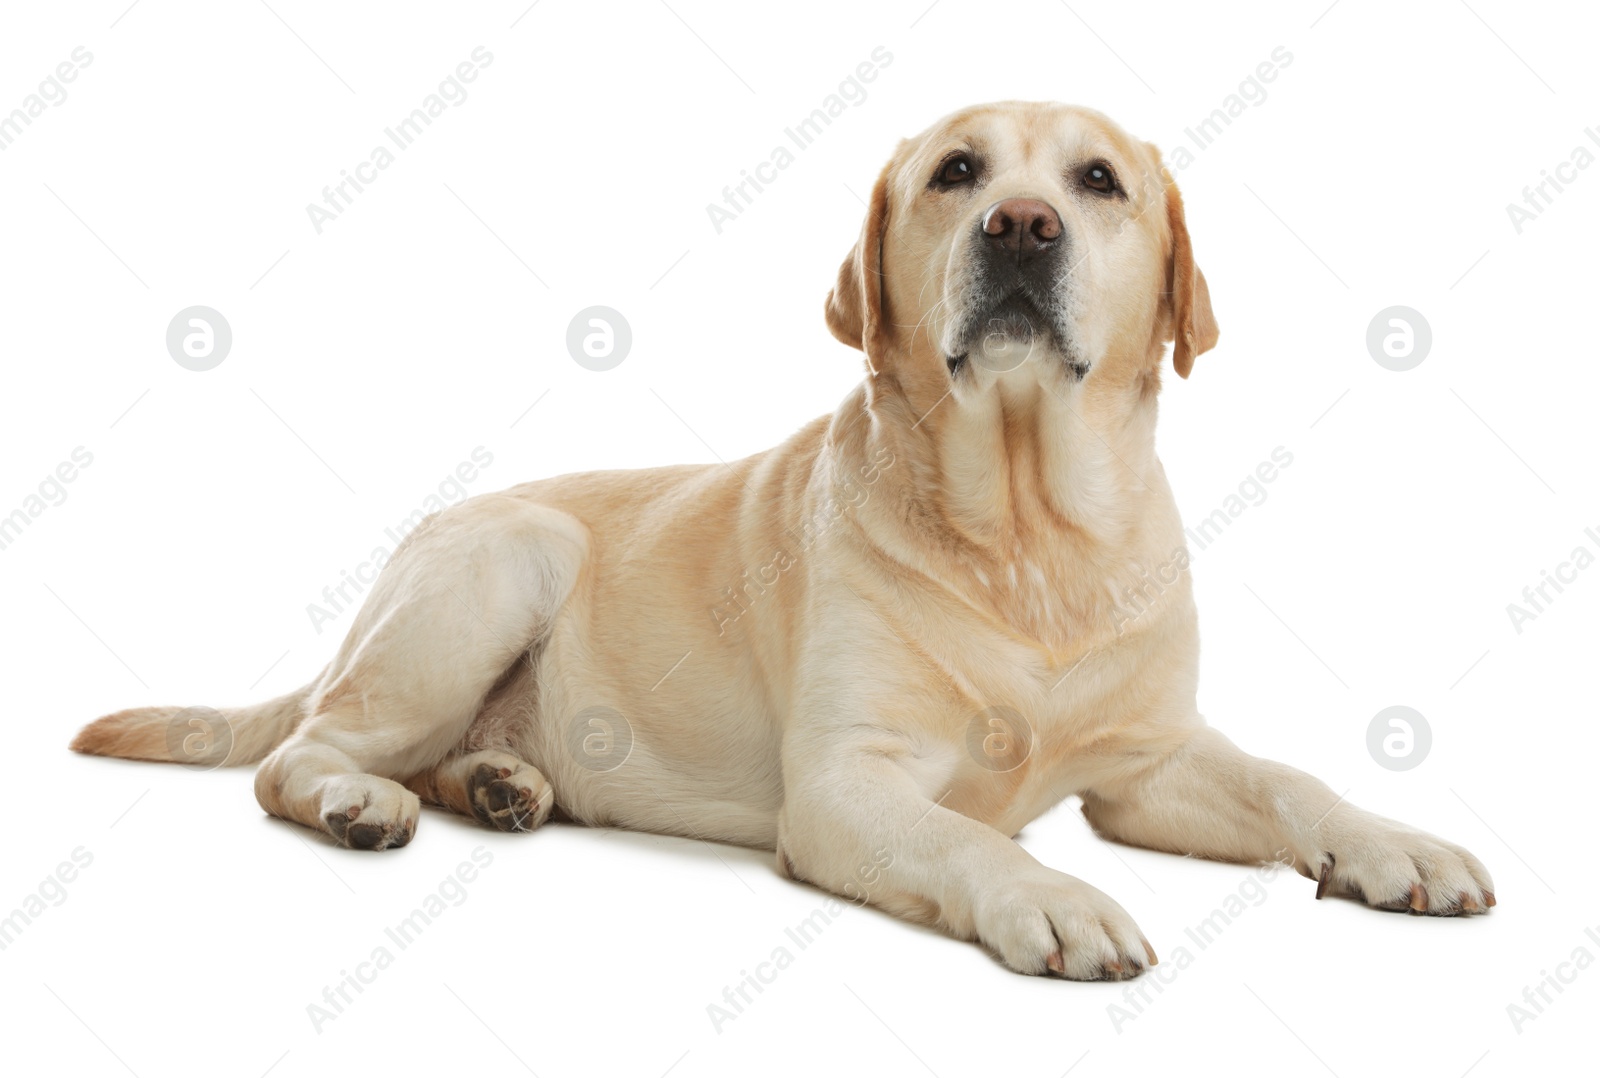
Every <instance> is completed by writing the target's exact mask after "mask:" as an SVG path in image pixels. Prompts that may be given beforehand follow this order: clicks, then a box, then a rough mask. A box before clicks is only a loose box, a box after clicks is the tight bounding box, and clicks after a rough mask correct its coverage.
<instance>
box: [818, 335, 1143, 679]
mask: <svg viewBox="0 0 1600 1078" xmlns="http://www.w3.org/2000/svg"><path fill="white" fill-rule="evenodd" d="M922 369H924V370H926V369H927V368H926V366H924V367H923V368H922ZM1155 371H1156V368H1155V367H1154V365H1153V364H1141V365H1137V366H1135V365H1133V364H1128V365H1124V366H1122V367H1121V368H1120V369H1119V368H1117V367H1112V366H1110V365H1108V366H1107V369H1103V370H1091V372H1090V373H1089V375H1088V377H1087V378H1085V379H1083V380H1082V381H1075V380H1073V379H1070V378H1055V377H1051V376H1050V375H1051V374H1053V372H1043V374H1042V376H1038V375H1035V374H1033V373H1032V372H1012V373H1011V374H1010V375H1007V376H1002V377H995V376H993V375H991V374H989V372H968V373H965V374H958V375H957V377H958V378H968V379H969V380H968V381H967V382H965V383H957V384H954V385H950V384H946V386H945V390H946V391H947V392H945V391H941V392H943V394H944V395H942V396H940V395H937V394H935V393H934V392H933V390H934V389H935V388H936V386H933V385H928V386H907V385H905V384H904V383H903V382H902V381H901V380H899V379H896V378H894V377H892V376H888V375H885V374H879V375H876V376H874V377H872V378H869V379H868V381H867V383H865V384H864V385H863V387H862V388H861V389H860V390H859V391H858V392H857V394H854V395H853V396H852V399H851V400H848V401H846V403H845V405H844V406H843V407H842V408H841V409H840V412H839V416H838V418H837V419H836V421H835V424H834V432H833V435H832V436H831V440H834V441H836V442H838V443H840V444H839V451H840V455H841V458H842V459H846V460H849V459H853V458H854V457H856V456H858V455H864V456H865V457H866V458H869V459H873V458H875V459H878V460H880V461H881V460H885V459H892V461H893V464H892V466H891V467H889V468H888V469H886V470H884V471H883V472H882V478H881V479H879V480H878V483H881V484H882V486H883V488H884V489H883V490H882V491H881V492H877V491H871V492H869V494H870V498H871V502H870V504H868V505H866V506H864V507H863V508H864V511H863V512H862V513H860V516H861V519H862V521H863V534H864V535H865V536H866V537H867V538H868V540H869V541H870V542H872V543H873V544H874V545H875V546H877V547H879V549H880V550H881V551H882V552H883V553H884V554H886V555H887V556H888V557H890V558H891V559H894V560H896V561H899V562H901V563H902V564H904V565H906V566H907V567H908V568H909V569H911V570H913V571H915V572H918V573H920V574H923V575H925V576H928V577H932V578H934V579H936V580H938V581H939V582H940V583H942V584H944V585H945V587H946V588H948V589H949V590H951V591H952V592H955V593H956V594H958V595H960V596H962V597H963V598H965V599H966V600H967V601H968V602H970V603H972V604H973V605H976V606H978V607H980V608H982V609H984V610H986V611H987V612H988V613H990V614H992V615H994V616H995V617H997V618H999V619H1000V620H1002V621H1004V622H1005V623H1006V624H1008V625H1009V626H1010V627H1011V628H1013V629H1014V630H1016V631H1017V632H1019V633H1021V634H1022V635H1024V636H1026V637H1028V638H1030V639H1033V640H1036V641H1038V642H1039V643H1041V644H1043V645H1044V646H1046V647H1047V648H1050V649H1052V650H1056V649H1060V648H1063V647H1067V646H1069V645H1070V642H1071V641H1072V640H1074V639H1076V638H1077V637H1079V636H1080V635H1081V634H1082V633H1083V632H1084V631H1086V627H1087V626H1089V625H1091V624H1097V623H1099V622H1100V621H1102V620H1103V619H1104V618H1105V617H1107V616H1108V614H1109V613H1110V612H1112V611H1113V610H1114V608H1115V607H1116V604H1117V602H1118V600H1119V596H1117V595H1116V594H1114V593H1112V592H1108V590H1107V587H1106V582H1107V581H1108V580H1112V581H1115V580H1117V579H1119V578H1121V577H1122V576H1123V575H1125V573H1124V571H1125V570H1128V569H1129V568H1130V567H1132V566H1135V565H1136V564H1137V563H1138V562H1139V561H1140V559H1143V558H1146V557H1147V553H1148V551H1149V550H1150V549H1152V538H1151V537H1150V536H1147V535H1142V534H1140V529H1141V528H1144V527H1147V525H1148V522H1149V521H1150V520H1151V519H1152V518H1154V519H1157V520H1160V519H1163V518H1164V516H1165V514H1162V513H1160V512H1156V513H1152V512H1151V506H1152V502H1159V501H1162V500H1164V501H1165V502H1166V503H1167V504H1169V505H1170V503H1171V494H1170V491H1169V490H1168V488H1167V485H1166V480H1165V477H1164V475H1163V473H1162V470H1161V466H1160V463H1159V462H1158V461H1157V459H1156V455H1155V417H1156V391H1157V389H1158V383H1159V379H1158V376H1157V375H1156V373H1155ZM973 373H978V374H981V375H983V376H984V377H983V378H982V379H981V380H980V379H979V378H977V377H973ZM852 416H853V417H855V418H856V421H855V422H841V421H847V420H848V419H849V418H850V417H852ZM862 420H864V422H862ZM851 443H856V446H855V447H854V448H852V446H851ZM1113 592H1114V589H1113Z"/></svg>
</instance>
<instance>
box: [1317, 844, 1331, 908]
mask: <svg viewBox="0 0 1600 1078" xmlns="http://www.w3.org/2000/svg"><path fill="white" fill-rule="evenodd" d="M1332 883H1333V854H1331V853H1330V854H1328V863H1327V864H1325V865H1323V866H1322V875H1321V876H1319V877H1318V878H1317V898H1319V899H1320V898H1322V896H1323V895H1325V894H1327V893H1328V886H1329V885H1330V884H1332Z"/></svg>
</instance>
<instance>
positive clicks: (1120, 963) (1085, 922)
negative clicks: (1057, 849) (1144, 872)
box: [974, 869, 1156, 981]
mask: <svg viewBox="0 0 1600 1078" xmlns="http://www.w3.org/2000/svg"><path fill="white" fill-rule="evenodd" d="M974 912H975V914H976V918H975V919H976V924H977V930H978V938H979V940H981V941H982V942H983V943H985V944H987V945H988V946H989V947H990V948H991V949H992V950H994V951H995V952H996V953H997V954H998V955H999V956H1000V959H1001V961H1003V962H1005V964H1006V965H1008V966H1010V967H1011V968H1012V969H1014V970H1016V971H1017V972H1018V973H1031V974H1035V975H1053V976H1057V977H1065V978H1067V979H1068V980H1073V981H1120V980H1124V979H1126V978H1129V977H1137V976H1138V975H1139V974H1141V973H1143V972H1144V969H1145V966H1146V965H1152V966H1153V965H1155V963H1156V953H1155V951H1154V950H1153V949H1152V948H1151V946H1150V944H1149V943H1148V942H1147V941H1146V940H1145V938H1144V935H1143V934H1142V933H1141V932H1140V931H1139V926H1138V925H1136V924H1135V923H1134V921H1133V918H1132V917H1129V916H1128V913H1127V911H1126V910H1124V909H1123V908H1122V907H1121V906H1119V905H1117V903H1116V902H1114V901H1112V900H1111V898H1110V897H1108V896H1107V895H1105V894H1102V893H1101V892H1100V891H1097V890H1096V889H1095V888H1093V887H1090V886H1089V885H1088V884H1086V883H1084V882H1083V881H1082V880H1078V879H1074V878H1073V877H1071V876H1068V875H1066V874H1065V873H1062V872H1056V871H1054V870H1052V869H1041V870H1040V871H1039V872H1037V873H1030V874H1028V875H1027V876H1025V877H1023V878H1021V879H1017V880H1013V881H1011V882H1009V883H1005V884H999V885H996V886H994V887H992V888H990V889H989V890H988V891H987V892H986V893H985V894H984V896H983V898H982V899H981V900H980V901H979V903H978V906H977V908H976V910H975V911H974Z"/></svg>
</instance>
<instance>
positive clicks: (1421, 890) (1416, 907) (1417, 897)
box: [1411, 883, 1428, 913]
mask: <svg viewBox="0 0 1600 1078" xmlns="http://www.w3.org/2000/svg"><path fill="white" fill-rule="evenodd" d="M1411 908H1412V910H1413V911H1415V912H1417V913H1427V912H1428V889H1427V888H1426V887H1424V886H1422V884H1420V883H1414V884H1412V885H1411Z"/></svg>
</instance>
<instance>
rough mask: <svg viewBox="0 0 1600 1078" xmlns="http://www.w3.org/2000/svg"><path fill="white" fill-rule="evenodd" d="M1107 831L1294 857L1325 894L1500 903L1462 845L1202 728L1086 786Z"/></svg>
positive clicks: (1418, 907) (1258, 855)
mask: <svg viewBox="0 0 1600 1078" xmlns="http://www.w3.org/2000/svg"><path fill="white" fill-rule="evenodd" d="M1083 814H1084V816H1085V817H1087V818H1088V820H1089V823H1090V824H1091V825H1092V826H1093V827H1094V829H1095V831H1096V832H1098V833H1099V834H1100V835H1101V836H1103V837H1105V838H1109V839H1113V840H1116V841H1119V842H1126V843H1129V844H1130V845H1135V846H1146V847H1149V848H1150V849H1156V850H1169V851H1171V852H1173V853H1183V854H1194V855H1196V856H1200V857H1210V858H1215V859H1217V860H1222V861H1243V862H1260V861H1271V860H1281V861H1292V862H1293V863H1294V865H1295V867H1297V868H1298V869H1299V870H1300V871H1301V873H1302V874H1303V875H1306V876H1309V877H1311V878H1312V879H1315V880H1317V881H1318V885H1317V897H1318V898H1321V897H1322V896H1323V895H1324V894H1327V893H1330V892H1332V893H1339V892H1345V893H1353V894H1356V895H1358V896H1360V897H1363V898H1365V899H1366V901H1367V902H1368V903H1369V904H1371V905H1373V906H1378V907H1382V908H1385V909H1406V908H1410V909H1412V910H1415V911H1417V912H1418V913H1432V914H1440V915H1445V916H1449V915H1453V914H1460V913H1476V912H1480V911H1482V910H1485V909H1487V908H1488V907H1490V906H1493V905H1494V904H1495V898H1494V882H1493V881H1492V880H1491V879H1490V878H1489V872H1488V870H1487V869H1485V868H1484V867H1483V863H1482V862H1481V861H1479V860H1478V859H1477V858H1476V857H1474V856H1472V854H1471V853H1469V852H1467V851H1466V850H1465V849H1463V848H1461V847H1460V846H1457V845H1456V844H1455V843H1452V842H1446V841H1445V840H1443V839H1441V838H1436V837H1434V836H1433V835H1430V834H1428V833H1426V832H1424V831H1419V830H1417V829H1416V828H1414V827H1408V826H1406V825H1405V824H1402V823H1398V822H1396V821H1394V820H1389V819H1385V818H1384V817H1382V816H1378V815H1375V814H1373V813H1371V812H1366V811H1364V810H1362V809H1359V808H1356V807H1355V806H1354V805H1352V804H1350V803H1349V802H1347V801H1345V800H1344V799H1343V798H1341V797H1339V796H1338V795H1337V794H1335V793H1334V792H1333V791H1332V790H1330V789H1329V788H1328V787H1327V786H1326V785H1324V784H1323V783H1321V782H1319V781H1318V780H1317V779H1315V778H1312V777H1311V776H1310V775H1307V774H1306V773H1305V772H1303V771H1297V770H1295V769H1294V768H1292V767H1289V766H1287V765H1285V764H1279V763H1274V762H1272V761H1271V760H1262V759H1258V758H1256V757H1254V756H1250V755H1248V754H1247V753H1245V752H1242V751H1241V750H1240V749H1239V748H1238V747H1237V746H1235V745H1234V744H1233V742H1231V741H1229V740H1228V739H1227V738H1226V737H1224V736H1223V735H1222V734H1221V733H1220V732H1218V731H1217V730H1214V729H1212V728H1210V727H1208V726H1204V725H1197V726H1196V727H1195V729H1194V732H1193V733H1192V734H1191V735H1190V736H1189V737H1188V738H1187V739H1186V740H1185V741H1184V742H1183V743H1182V744H1181V745H1179V746H1178V747H1177V748H1176V749H1175V750H1174V751H1172V752H1170V753H1168V754H1166V755H1163V756H1161V757H1153V758H1152V759H1151V760H1150V761H1149V762H1148V764H1147V765H1145V766H1141V767H1135V768H1130V769H1127V770H1126V771H1124V772H1123V773H1122V776H1121V777H1119V778H1118V779H1115V780H1111V781H1107V782H1104V783H1101V784H1098V785H1096V786H1095V787H1094V788H1093V789H1091V790H1088V791H1085V792H1084V795H1083Z"/></svg>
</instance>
